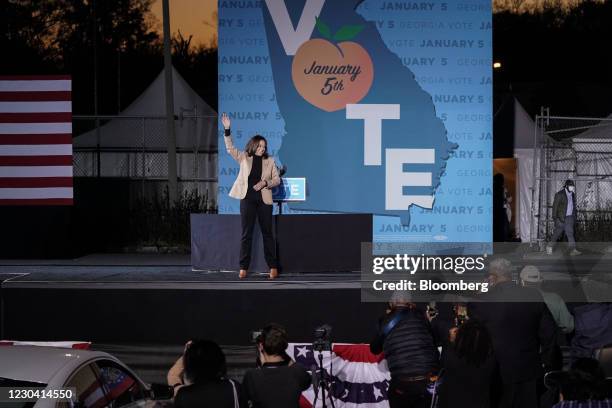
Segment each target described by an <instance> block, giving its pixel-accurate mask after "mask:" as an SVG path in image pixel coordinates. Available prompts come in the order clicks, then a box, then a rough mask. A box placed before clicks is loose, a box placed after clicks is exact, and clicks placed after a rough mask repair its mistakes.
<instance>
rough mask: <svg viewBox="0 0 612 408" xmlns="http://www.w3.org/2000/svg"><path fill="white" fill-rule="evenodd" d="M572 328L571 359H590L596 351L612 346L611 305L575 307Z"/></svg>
mask: <svg viewBox="0 0 612 408" xmlns="http://www.w3.org/2000/svg"><path fill="white" fill-rule="evenodd" d="M574 327H575V333H574V337H573V338H572V348H571V354H572V358H574V359H576V358H579V357H589V358H592V357H593V353H594V352H595V351H596V350H597V349H599V348H601V347H604V346H608V345H611V344H612V303H592V304H587V305H584V306H579V307H576V308H575V309H574Z"/></svg>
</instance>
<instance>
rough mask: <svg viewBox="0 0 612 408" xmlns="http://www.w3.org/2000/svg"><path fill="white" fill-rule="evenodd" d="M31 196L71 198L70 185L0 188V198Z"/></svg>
mask: <svg viewBox="0 0 612 408" xmlns="http://www.w3.org/2000/svg"><path fill="white" fill-rule="evenodd" d="M33 198H36V199H38V198H72V187H48V188H47V187H44V188H43V187H40V188H0V200H5V199H13V200H27V199H33Z"/></svg>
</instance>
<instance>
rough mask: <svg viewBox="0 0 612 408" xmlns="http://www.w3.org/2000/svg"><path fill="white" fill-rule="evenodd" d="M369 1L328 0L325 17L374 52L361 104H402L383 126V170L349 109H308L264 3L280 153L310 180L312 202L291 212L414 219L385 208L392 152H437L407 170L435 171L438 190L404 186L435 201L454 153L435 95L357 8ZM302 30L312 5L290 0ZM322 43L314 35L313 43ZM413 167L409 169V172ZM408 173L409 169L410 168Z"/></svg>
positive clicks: (294, 18) (296, 205) (295, 172)
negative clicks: (372, 160) (281, 130)
mask: <svg viewBox="0 0 612 408" xmlns="http://www.w3.org/2000/svg"><path fill="white" fill-rule="evenodd" d="M362 1H363V0H328V1H326V2H325V4H324V5H323V9H322V10H321V13H320V15H319V18H320V19H321V20H322V21H324V22H327V23H328V25H329V26H330V28H331V29H332V32H334V31H336V30H338V29H339V28H340V27H342V26H346V25H363V26H364V28H363V30H362V31H361V32H360V33H359V34H358V35H357V36H356V37H355V38H354V39H353V40H352V41H354V42H356V43H358V44H360V45H361V46H362V47H363V48H365V49H366V50H367V52H368V53H369V55H370V58H371V59H372V62H373V66H374V79H373V82H372V86H371V88H370V90H369V92H368V93H367V95H366V96H365V97H364V98H363V99H362V100H361V101H359V103H360V104H399V105H400V119H398V120H383V121H382V165H381V166H364V164H363V157H364V142H363V135H364V121H363V120H350V119H346V110H345V109H341V110H337V111H334V112H326V111H323V110H321V109H319V108H317V107H315V106H313V105H312V104H310V103H308V102H307V101H306V100H304V98H302V96H301V95H300V94H299V93H298V92H297V91H296V88H295V86H294V84H293V81H292V78H291V65H292V60H293V56H290V55H286V53H285V50H284V48H283V46H282V44H281V41H280V38H279V34H278V32H277V30H276V27H275V26H274V22H273V21H272V18H271V16H270V13H269V11H268V9H267V6H266V4H265V2H263V1H262V2H261V4H262V12H263V18H264V25H265V30H266V36H267V41H268V49H269V52H270V61H271V66H272V73H273V76H274V85H275V92H276V98H277V102H278V107H279V110H280V113H281V115H282V117H283V119H284V121H285V132H286V133H285V136H284V137H283V139H282V145H281V147H280V149H279V153H278V154H279V156H280V159H281V160H282V162H283V163H284V164H286V165H287V168H288V172H287V176H288V177H306V178H307V185H308V197H307V200H306V202H296V203H291V204H290V208H292V209H297V210H314V211H328V212H351V213H360V212H365V213H372V214H377V215H395V216H400V217H401V221H402V224H405V225H407V224H408V223H409V220H410V209H409V208H406V210H405V211H403V210H402V211H390V210H386V209H385V171H386V170H385V161H384V156H385V154H384V152H385V149H386V148H406V149H410V148H412V149H432V148H433V149H435V163H434V164H427V165H424V164H411V165H409V166H407V168H406V169H405V170H404V171H414V172H431V174H432V185H431V186H428V187H404V188H403V190H404V194H413V195H434V193H435V190H436V188H437V187H438V185H439V184H440V178H441V176H442V174H443V172H444V169H445V168H446V162H447V160H448V158H449V155H450V152H451V151H452V150H454V149H456V148H457V145H456V144H454V143H451V142H449V140H448V139H447V136H446V129H445V127H444V124H443V123H442V120H440V119H439V118H438V117H437V116H436V111H435V106H434V103H433V100H432V97H431V95H430V94H428V93H427V92H425V91H424V90H423V89H422V88H421V87H420V85H419V84H418V83H417V81H416V79H415V77H414V73H413V72H412V71H411V70H410V69H408V68H407V67H405V66H404V65H403V64H402V62H401V60H400V58H399V57H398V56H397V55H396V54H394V53H393V52H391V51H390V50H389V49H388V48H387V46H386V45H385V43H384V41H383V40H382V38H381V36H380V33H379V32H378V30H377V29H376V26H375V24H374V23H372V22H368V21H366V20H365V19H364V18H363V17H362V16H360V15H359V14H358V13H357V11H356V8H357V6H358V5H359V4H360V3H361V2H362ZM285 4H286V7H287V10H288V12H289V16H290V18H291V21H292V23H293V26H294V27H295V26H296V25H297V22H298V21H299V18H300V16H301V13H302V10H303V8H304V4H305V1H303V0H301V1H296V0H291V1H285ZM313 38H321V36H320V34H319V33H318V32H317V30H316V29H315V30H314V31H313V33H312V36H311V39H313ZM405 167H406V166H405ZM408 167H409V170H408Z"/></svg>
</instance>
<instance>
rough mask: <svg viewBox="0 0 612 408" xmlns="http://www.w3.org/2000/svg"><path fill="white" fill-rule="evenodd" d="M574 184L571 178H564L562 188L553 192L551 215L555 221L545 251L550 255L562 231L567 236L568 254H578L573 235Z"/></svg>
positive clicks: (574, 222)
mask: <svg viewBox="0 0 612 408" xmlns="http://www.w3.org/2000/svg"><path fill="white" fill-rule="evenodd" d="M575 191H576V186H575V185H574V181H573V180H566V181H565V184H564V185H563V189H562V190H561V191H558V192H557V194H555V199H554V201H553V208H552V217H553V220H554V222H555V231H554V232H553V235H552V238H551V242H550V243H549V244H548V246H547V247H546V253H547V254H549V255H552V253H553V245H554V243H555V242H557V241H558V240H559V238H561V236H562V235H563V233H564V232H565V235H566V236H567V242H568V244H569V247H570V249H571V251H570V255H571V256H576V255H580V254H581V252H580V251H578V250H577V249H576V239H575V237H574V226H575V224H576V192H575Z"/></svg>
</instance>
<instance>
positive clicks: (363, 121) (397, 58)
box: [219, 0, 492, 242]
mask: <svg viewBox="0 0 612 408" xmlns="http://www.w3.org/2000/svg"><path fill="white" fill-rule="evenodd" d="M491 69H492V60H491V3H490V1H484V0H478V1H471V2H439V1H432V2H408V1H373V0H365V1H362V0H341V1H340V0H333V1H332V0H306V1H304V0H300V1H296V0H291V1H285V0H266V1H220V3H219V104H220V110H221V111H222V112H227V113H228V114H229V115H230V117H231V119H232V128H233V135H234V139H235V143H236V145H237V146H238V147H243V146H244V144H245V143H246V142H247V141H248V139H249V138H250V137H251V136H253V135H255V134H261V135H263V136H264V137H266V138H267V140H268V143H269V147H268V149H269V151H270V152H271V153H272V154H273V155H274V156H275V159H276V161H277V163H278V164H279V165H280V164H281V163H282V164H284V165H286V166H287V169H288V171H287V176H291V177H306V179H307V192H308V196H307V200H306V201H304V202H295V203H290V204H289V207H290V209H291V210H292V211H300V212H303V211H321V212H367V213H373V214H376V215H377V216H376V217H375V223H374V231H373V232H374V239H375V240H376V241H420V242H429V241H449V242H462V241H463V242H487V241H490V240H491V235H492V234H491V218H492V210H491V204H492V195H491V181H492V174H491V167H492V137H491V132H492V117H491V116H492V115H491V106H492V101H491V99H492V94H491V90H492V85H491ZM219 145H220V147H221V148H220V151H221V153H220V155H219V210H220V212H222V213H236V212H238V209H239V203H238V201H236V200H234V199H232V198H230V197H228V196H227V193H228V191H229V189H230V188H231V185H232V183H233V182H234V180H235V178H236V176H237V172H238V165H237V164H236V163H235V162H233V160H232V159H231V157H230V156H229V155H227V154H226V153H225V152H224V151H223V149H222V146H223V137H222V136H221V135H220V137H219Z"/></svg>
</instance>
